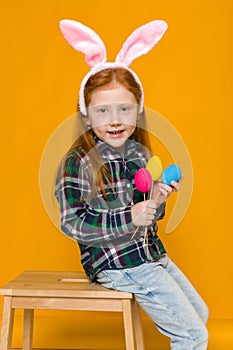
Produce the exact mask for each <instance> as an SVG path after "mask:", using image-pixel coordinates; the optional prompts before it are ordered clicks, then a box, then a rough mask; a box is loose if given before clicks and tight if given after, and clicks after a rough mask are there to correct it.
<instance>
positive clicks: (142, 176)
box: [134, 168, 152, 192]
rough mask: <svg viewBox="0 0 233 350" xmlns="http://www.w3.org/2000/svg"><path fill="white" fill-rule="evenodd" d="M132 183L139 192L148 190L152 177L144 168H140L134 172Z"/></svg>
mask: <svg viewBox="0 0 233 350" xmlns="http://www.w3.org/2000/svg"><path fill="white" fill-rule="evenodd" d="M134 183H135V186H136V188H137V189H138V190H139V191H140V192H148V191H149V189H150V188H151V185H152V177H151V174H150V172H149V171H148V170H147V169H146V168H141V169H139V170H138V171H137V172H136V175H135V178H134Z"/></svg>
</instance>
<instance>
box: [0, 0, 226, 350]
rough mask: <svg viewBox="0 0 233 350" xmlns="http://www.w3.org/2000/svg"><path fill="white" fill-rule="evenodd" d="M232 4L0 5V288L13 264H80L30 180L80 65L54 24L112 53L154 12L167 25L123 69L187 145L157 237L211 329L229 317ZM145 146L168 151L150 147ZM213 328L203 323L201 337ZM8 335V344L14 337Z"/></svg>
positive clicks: (16, 267) (70, 102) (35, 177)
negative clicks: (183, 177)
mask: <svg viewBox="0 0 233 350" xmlns="http://www.w3.org/2000/svg"><path fill="white" fill-rule="evenodd" d="M232 9H233V6H232V1H231V0H218V1H217V0H208V1H207V0H206V1H194V0H190V1H186V0H177V1H174V0H163V1H158V0H154V1H148V0H145V1H142V2H139V1H131V0H129V1H125V0H124V1H123V0H118V2H114V3H112V2H110V1H106V0H98V1H88V2H87V1H77V0H76V1H74V0H72V1H71V0H67V1H60V0H56V1H55V0H53V1H45V0H41V1H29V0H24V1H22V2H21V1H13V2H11V3H10V4H9V5H8V4H7V3H6V2H4V3H2V4H1V70H2V72H1V90H2V91H1V97H2V101H1V138H0V142H1V168H2V169H1V238H0V263H1V273H0V285H1V286H2V285H3V284H5V283H6V282H8V281H9V280H10V279H12V278H13V277H15V276H16V275H17V274H19V273H21V272H22V271H24V270H29V269H40V270H43V269H45V270H49V269H51V270H73V271H75V270H81V265H80V262H79V257H80V256H79V251H78V249H77V247H76V244H75V243H74V242H73V241H71V240H69V239H68V238H66V237H65V236H64V235H62V234H61V233H60V232H59V230H58V229H57V228H56V227H55V226H54V225H53V224H52V222H51V221H50V219H49V217H48V216H47V214H46V212H45V210H44V207H43V204H42V201H41V196H40V188H39V167H40V160H41V156H42V152H43V149H44V147H45V144H46V142H47V141H48V139H49V137H50V135H51V134H52V132H53V131H54V129H55V128H56V127H57V126H58V125H59V124H60V123H61V122H63V121H64V120H65V119H66V118H68V117H69V116H70V115H72V114H73V113H74V112H75V109H76V102H77V93H78V89H79V84H80V82H81V79H82V77H83V76H84V74H85V73H86V72H87V71H88V67H87V65H86V64H85V62H84V57H83V55H82V54H81V53H78V52H76V51H74V50H73V49H72V48H71V47H70V46H69V45H68V44H67V43H66V42H65V40H64V38H63V37H62V35H61V33H60V31H59V27H58V22H59V20H60V19H63V18H69V19H75V20H79V21H81V22H83V23H84V24H86V25H88V26H90V27H91V28H93V29H95V30H96V32H97V33H98V34H99V35H100V36H101V38H102V39H103V41H104V42H105V44H106V46H107V53H108V59H109V60H110V61H112V60H114V58H115V56H116V54H117V52H118V51H119V49H120V47H121V45H122V43H123V41H124V39H126V37H127V36H128V35H129V34H130V33H131V32H132V31H133V30H134V29H135V28H136V27H137V26H139V25H141V24H144V23H146V22H148V21H150V20H153V19H164V20H166V21H167V23H168V25H169V29H168V31H167V33H166V34H165V36H164V38H163V39H162V41H161V42H160V43H159V44H158V46H156V47H155V48H154V49H153V50H152V51H151V52H150V53H149V54H148V55H146V56H143V57H141V58H139V59H138V60H137V61H135V62H134V63H133V64H132V66H131V67H132V68H133V69H134V70H135V71H136V72H137V73H138V75H139V76H140V78H141V80H142V83H143V85H144V90H145V105H146V107H148V108H151V109H154V110H156V111H158V112H159V113H161V114H162V115H163V116H164V117H166V118H167V119H168V120H169V121H170V122H171V123H172V124H173V125H174V127H175V128H176V129H177V131H178V132H179V133H180V134H181V136H182V138H183V140H184V142H185V143H186V146H187V148H188V150H189V153H190V156H191V159H192V163H193V169H194V189H193V196H192V201H191V205H190V207H189V209H188V211H187V213H186V215H185V218H184V219H183V221H182V222H181V223H180V225H179V226H178V228H177V229H176V230H175V232H173V233H172V234H170V235H166V234H165V233H163V230H164V227H165V225H166V219H165V222H161V223H160V236H161V238H162V240H163V242H164V243H165V246H166V247H167V250H168V252H169V254H170V256H171V257H172V258H173V259H174V260H175V261H176V263H177V264H178V265H179V266H180V267H181V268H182V269H183V271H184V272H185V273H186V274H187V276H188V277H189V278H190V280H191V281H192V282H193V284H194V285H195V286H196V288H197V289H198V290H199V292H200V294H201V295H202V296H203V297H204V299H205V300H206V302H207V304H208V306H209V309H210V318H211V320H212V321H213V320H220V321H219V322H220V323H219V325H220V324H221V322H222V321H223V320H229V322H230V320H232V319H233V301H232V295H233V280H232V275H233V274H232V271H233V262H232V246H233V238H232V236H233V229H232V226H233V225H232V209H233V207H232V194H233V191H232V188H233V183H232V173H233V157H232V153H233V152H232V137H233V136H232V135H233V122H232V112H233V106H232V92H233V89H232V59H233V55H232V34H233V30H232V27H233V24H232ZM154 147H155V149H157V150H158V152H160V153H161V154H162V156H163V155H164V157H165V158H166V157H167V156H166V150H164V149H163V147H162V146H161V145H159V144H158V145H156V144H154ZM156 147H157V148H156ZM165 161H166V159H165ZM172 201H173V200H171V201H170V202H169V203H168V213H167V215H169V213H170V211H171V208H172V205H173V202H172ZM1 302H2V299H1ZM0 306H1V309H2V304H1V305H0ZM43 315H44V313H43V312H41V313H39V316H41V317H42V318H43ZM49 315H50V317H53V316H51V314H49ZM39 316H38V319H40V318H39ZM62 317H66V316H64V315H63V316H62ZM72 317H74V316H70V318H69V317H68V318H67V322H68V325H67V323H66V327H65V326H62V325H61V324H59V319H56V318H55V325H54V324H53V327H54V328H53V332H54V333H53V332H52V334H53V335H54V337H53V345H51V346H53V347H59V344H60V343H59V339H60V338H59V336H60V337H61V334H62V335H63V336H64V337H65V339H66V336H67V339H68V338H69V341H70V339H73V338H72V337H74V335H73V333H75V328H76V326H75V324H74V320H73V318H72ZM95 317H97V316H93V322H92V325H93V327H95V329H96V324H95V320H97V321H98V322H97V323H100V321H99V319H100V318H99V319H95ZM100 317H101V316H100ZM19 318H20V314H19ZM81 318H82V319H85V316H84V315H83V313H81V314H80V316H76V319H75V322H79V321H80V320H81ZM104 319H105V321H106V320H107V316H103V320H104ZM39 322H40V321H38V324H39ZM145 322H146V321H145ZM107 323H108V322H107ZM228 324H230V325H231V327H232V323H228ZM43 325H44V324H43V322H42V323H41V327H40V332H41V333H37V334H36V335H35V337H37V338H36V340H35V346H41V342H43V337H44V339H47V338H48V337H49V336H48V334H49V329H47V328H46V331H45V329H44V328H43ZM87 325H88V327H90V324H89V323H88V322H87ZM56 326H57V329H58V330H59V335H58V334H57V333H56V331H55V330H56ZM51 327H52V326H51ZM59 327H60V328H61V329H62V330H63V332H62V331H61V329H60V328H59ZM17 329H18V331H20V329H21V328H20V325H19V326H18V328H17ZM51 329H52V328H51ZM219 329H220V327H216V328H214V326H213V327H212V328H211V330H210V331H211V337H212V338H211V339H214V337H216V333H217V332H219ZM223 329H225V327H223ZM65 331H67V332H68V333H69V336H68V335H67V334H66V335H65ZM38 332H39V331H38ZM72 332H73V333H72ZM91 332H92V334H95V332H94V331H93V330H92V331H91ZM109 332H111V330H109ZM151 332H153V330H151ZM16 333H17V331H16ZM84 333H85V332H84ZM41 334H42V335H41ZM70 334H72V336H71V335H70ZM85 334H88V333H87V332H86V333H85ZM110 334H111V333H110ZM152 334H153V333H152ZM39 335H40V336H39ZM156 336H157V337H158V339H159V335H158V334H157V333H156ZM224 337H226V336H225V335H224ZM74 339H75V338H74ZM14 341H15V344H16V345H17V344H18V337H17V334H16V336H15V340H14ZM231 341H232V338H231ZM70 342H71V344H70V347H72V346H74V347H75V346H76V347H77V340H76V343H75V340H74V342H73V343H72V341H70ZM37 343H38V344H39V345H37ZM75 344H76V345H75ZM212 344H214V341H213V340H212ZM215 344H216V342H215ZM231 345H232V343H231ZM83 346H84V345H83ZM151 346H152V345H151ZM166 346H168V345H166ZM106 349H107V348H106ZM151 349H154V348H151ZM211 349H212V348H211ZM218 349H219V350H220V349H221V350H224V349H228V348H227V345H226V347H223V345H222V346H221V347H219V348H218ZM229 349H230V347H229Z"/></svg>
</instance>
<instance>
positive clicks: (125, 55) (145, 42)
mask: <svg viewBox="0 0 233 350" xmlns="http://www.w3.org/2000/svg"><path fill="white" fill-rule="evenodd" d="M167 27H168V26H167V23H166V22H165V21H162V20H155V21H151V22H149V23H147V24H144V25H142V26H141V27H139V28H137V29H135V31H134V32H133V33H132V34H131V35H130V36H129V37H128V39H127V40H126V41H125V43H124V44H123V46H122V48H121V50H120V52H119V53H118V55H117V57H116V62H121V63H125V64H126V65H127V66H129V65H130V64H131V63H132V62H133V61H134V60H135V59H136V58H138V57H140V56H142V55H145V54H146V53H147V52H148V51H150V50H151V49H152V48H153V47H154V46H155V45H156V44H157V43H158V42H159V40H160V39H161V38H162V36H163V34H164V33H165V32H166V30H167Z"/></svg>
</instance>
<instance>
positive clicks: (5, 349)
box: [0, 296, 15, 350]
mask: <svg viewBox="0 0 233 350" xmlns="http://www.w3.org/2000/svg"><path fill="white" fill-rule="evenodd" d="M14 314H15V309H12V297H8V296H5V297H4V305H3V314H2V333H1V347H0V349H1V350H11V344H12V333H13V324H14Z"/></svg>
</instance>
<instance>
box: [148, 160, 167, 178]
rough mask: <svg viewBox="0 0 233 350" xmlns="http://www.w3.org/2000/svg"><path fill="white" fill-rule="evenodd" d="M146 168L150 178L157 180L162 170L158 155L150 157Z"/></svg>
mask: <svg viewBox="0 0 233 350" xmlns="http://www.w3.org/2000/svg"><path fill="white" fill-rule="evenodd" d="M146 169H147V170H148V171H149V172H150V174H151V177H152V180H153V181H156V180H158V179H159V178H160V177H161V175H162V172H163V165H162V162H161V159H160V158H159V157H158V156H153V157H151V158H150V159H149V160H148V162H147V165H146Z"/></svg>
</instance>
